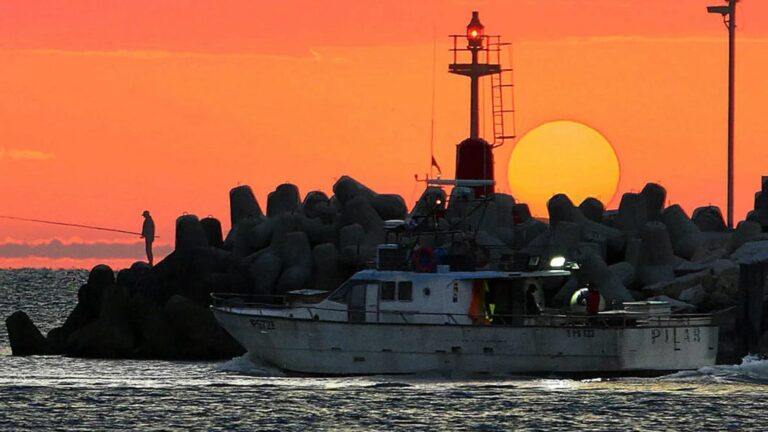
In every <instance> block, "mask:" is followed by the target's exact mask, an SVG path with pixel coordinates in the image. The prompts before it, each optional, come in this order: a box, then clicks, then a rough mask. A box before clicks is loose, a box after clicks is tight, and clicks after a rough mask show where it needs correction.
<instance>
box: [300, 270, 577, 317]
mask: <svg viewBox="0 0 768 432" xmlns="http://www.w3.org/2000/svg"><path fill="white" fill-rule="evenodd" d="M568 275H569V272H567V271H564V270H546V271H537V272H525V273H523V272H498V271H472V272H443V273H417V272H409V271H379V270H364V271H360V272H358V273H356V274H355V275H354V276H353V277H352V278H350V279H349V280H347V281H346V282H345V283H344V284H342V285H341V286H340V287H339V288H338V289H336V290H335V291H333V292H332V293H331V294H330V295H329V296H328V297H327V298H326V299H324V300H322V301H320V302H318V303H305V302H302V301H301V300H296V301H294V302H292V304H291V306H293V307H294V308H296V307H306V308H310V309H312V313H313V316H312V318H313V319H316V320H329V321H348V322H358V323H365V322H368V323H370V322H374V323H412V324H463V325H468V324H483V325H493V324H499V325H505V324H506V325H510V324H515V323H516V321H519V320H520V319H521V318H523V317H525V316H532V315H538V314H540V313H541V311H542V310H543V308H544V291H543V288H542V279H543V278H546V277H565V276H568Z"/></svg>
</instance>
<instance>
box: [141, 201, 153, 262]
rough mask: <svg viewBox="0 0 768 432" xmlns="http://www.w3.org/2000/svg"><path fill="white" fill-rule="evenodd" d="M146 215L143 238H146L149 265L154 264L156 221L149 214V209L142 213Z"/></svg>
mask: <svg viewBox="0 0 768 432" xmlns="http://www.w3.org/2000/svg"><path fill="white" fill-rule="evenodd" d="M141 215H142V216H144V225H143V226H142V227H141V238H143V239H144V244H145V246H146V249H147V261H148V262H149V265H150V266H151V265H152V259H153V256H152V242H153V241H155V221H153V220H152V216H150V215H149V210H144V213H142V214H141Z"/></svg>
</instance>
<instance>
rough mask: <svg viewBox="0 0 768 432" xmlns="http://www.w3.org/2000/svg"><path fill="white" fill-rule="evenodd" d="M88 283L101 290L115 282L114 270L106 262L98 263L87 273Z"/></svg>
mask: <svg viewBox="0 0 768 432" xmlns="http://www.w3.org/2000/svg"><path fill="white" fill-rule="evenodd" d="M87 283H88V285H90V286H91V287H93V288H95V289H97V290H103V289H104V288H106V287H108V286H109V285H112V284H114V283H115V272H114V271H113V270H112V268H111V267H109V266H108V265H106V264H98V265H96V266H95V267H93V268H92V269H91V272H90V273H88V282H87Z"/></svg>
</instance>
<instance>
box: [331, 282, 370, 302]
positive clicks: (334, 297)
mask: <svg viewBox="0 0 768 432" xmlns="http://www.w3.org/2000/svg"><path fill="white" fill-rule="evenodd" d="M367 284H368V282H366V281H362V280H351V281H347V282H346V283H344V285H342V286H340V287H339V288H338V289H336V291H334V292H333V294H331V295H330V296H329V297H328V300H330V301H334V302H336V303H342V304H349V298H350V296H351V295H352V290H353V289H354V287H355V286H363V287H364V286H365V285H367Z"/></svg>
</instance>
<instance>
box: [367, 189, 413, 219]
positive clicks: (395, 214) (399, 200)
mask: <svg viewBox="0 0 768 432" xmlns="http://www.w3.org/2000/svg"><path fill="white" fill-rule="evenodd" d="M371 205H372V206H373V209H374V210H376V213H378V214H379V217H381V219H383V220H390V219H404V218H405V216H406V214H407V213H408V209H407V208H406V206H405V200H404V199H403V197H401V196H400V195H395V194H380V195H376V196H374V197H373V198H371Z"/></svg>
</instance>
